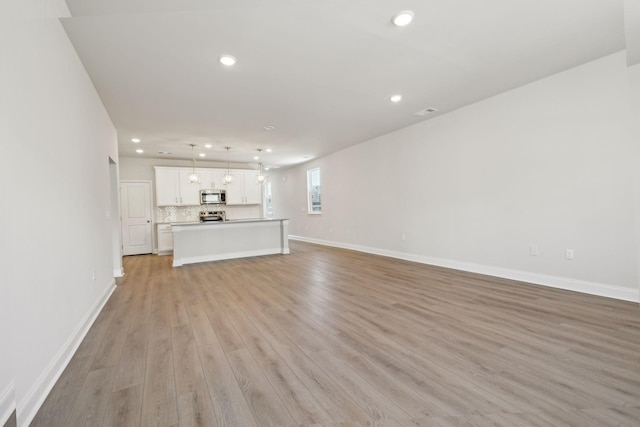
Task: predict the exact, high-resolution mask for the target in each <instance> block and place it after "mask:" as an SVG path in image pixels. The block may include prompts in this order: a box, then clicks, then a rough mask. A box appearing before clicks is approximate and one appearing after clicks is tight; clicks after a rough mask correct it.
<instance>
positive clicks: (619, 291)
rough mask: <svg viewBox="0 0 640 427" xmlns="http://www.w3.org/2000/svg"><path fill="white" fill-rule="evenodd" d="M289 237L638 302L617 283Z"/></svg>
mask: <svg viewBox="0 0 640 427" xmlns="http://www.w3.org/2000/svg"><path fill="white" fill-rule="evenodd" d="M289 239H291V240H299V241H301V242H308V243H314V244H317V245H324V246H332V247H336V248H342V249H351V250H354V251H358V252H365V253H370V254H374V255H382V256H387V257H391V258H397V259H403V260H406V261H413V262H418V263H421V264H429V265H435V266H438V267H446V268H451V269H454V270H461V271H467V272H471V273H478V274H485V275H488V276H494V277H501V278H505V279H511V280H517V281H520V282H527V283H533V284H536V285H543V286H548V287H551V288H557V289H564V290H568V291H576V292H582V293H585V294H589V295H597V296H601V297H607V298H614V299H619V300H623V301H631V302H640V292H639V290H638V289H631V288H624V287H621V286H613V285H607V284H603V283H595V282H588V281H585V280H578V279H571V278H567V277H558V276H550V275H546V274H539V273H532V272H529V271H522V270H512V269H508V268H502V267H494V266H491V265H482V264H473V263H468V262H463V261H456V260H451V259H444V258H435V257H428V256H423V255H415V254H410V253H405V252H396V251H389V250H385V249H378V248H372V247H368V246H360V245H352V244H349V243H342V242H334V241H330V240H321V239H313V238H308V237H302V236H292V235H289Z"/></svg>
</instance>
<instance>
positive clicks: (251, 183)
mask: <svg viewBox="0 0 640 427" xmlns="http://www.w3.org/2000/svg"><path fill="white" fill-rule="evenodd" d="M231 175H232V176H233V182H232V183H231V184H228V185H227V186H226V190H227V205H259V204H260V203H262V193H261V184H258V172H257V171H255V170H246V169H232V170H231Z"/></svg>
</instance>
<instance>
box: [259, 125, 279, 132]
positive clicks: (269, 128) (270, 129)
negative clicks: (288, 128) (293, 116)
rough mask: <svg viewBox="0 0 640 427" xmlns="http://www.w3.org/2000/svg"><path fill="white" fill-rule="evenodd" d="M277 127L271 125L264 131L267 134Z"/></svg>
mask: <svg viewBox="0 0 640 427" xmlns="http://www.w3.org/2000/svg"><path fill="white" fill-rule="evenodd" d="M275 128H276V127H275V126H271V125H267V126H265V127H263V128H262V129H264V130H266V131H267V132H269V131H272V130H274V129H275Z"/></svg>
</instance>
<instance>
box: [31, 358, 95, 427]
mask: <svg viewBox="0 0 640 427" xmlns="http://www.w3.org/2000/svg"><path fill="white" fill-rule="evenodd" d="M91 363H92V358H91V357H90V356H78V355H74V356H73V358H72V359H71V361H70V362H69V365H68V366H67V367H66V369H65V370H64V372H63V374H62V375H61V377H60V379H59V380H58V382H57V383H56V386H55V387H54V388H53V390H52V391H51V393H49V396H47V399H46V400H45V401H44V403H43V404H42V406H41V407H40V410H39V411H38V414H37V415H36V417H35V418H34V419H33V421H32V422H31V426H32V427H46V426H64V425H66V420H67V418H68V417H69V415H70V410H71V408H72V407H73V404H74V402H75V401H76V399H77V398H78V394H79V393H80V390H81V388H82V385H83V384H84V382H85V380H86V378H87V374H88V373H89V369H90V367H91Z"/></svg>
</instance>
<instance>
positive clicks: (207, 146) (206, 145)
mask: <svg viewBox="0 0 640 427" xmlns="http://www.w3.org/2000/svg"><path fill="white" fill-rule="evenodd" d="M204 146H205V147H206V148H211V147H213V145H211V144H204Z"/></svg>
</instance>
